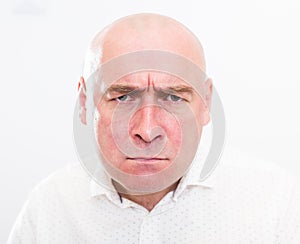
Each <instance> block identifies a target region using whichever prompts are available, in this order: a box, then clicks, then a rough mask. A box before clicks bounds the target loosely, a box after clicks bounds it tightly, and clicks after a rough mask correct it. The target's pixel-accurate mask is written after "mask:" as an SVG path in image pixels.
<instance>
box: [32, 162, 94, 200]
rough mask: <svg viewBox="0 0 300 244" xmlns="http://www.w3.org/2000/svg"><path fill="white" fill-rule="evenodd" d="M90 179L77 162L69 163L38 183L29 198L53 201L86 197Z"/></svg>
mask: <svg viewBox="0 0 300 244" xmlns="http://www.w3.org/2000/svg"><path fill="white" fill-rule="evenodd" d="M90 181H91V178H90V176H89V175H88V174H87V173H86V172H85V171H84V169H83V168H82V167H81V165H80V164H79V163H76V164H75V163H74V164H69V165H67V166H65V167H64V168H61V169H59V170H57V171H55V172H53V173H52V174H50V175H49V176H48V177H46V178H45V179H44V180H42V181H41V182H40V183H38V184H37V185H36V186H35V187H34V189H33V190H32V192H31V196H30V199H32V200H35V201H44V202H45V201H47V200H49V201H50V202H53V199H65V198H69V199H74V198H79V197H84V196H85V195H86V197H88V194H89V187H90Z"/></svg>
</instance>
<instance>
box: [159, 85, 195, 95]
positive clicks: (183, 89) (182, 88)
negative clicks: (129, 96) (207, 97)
mask: <svg viewBox="0 0 300 244" xmlns="http://www.w3.org/2000/svg"><path fill="white" fill-rule="evenodd" d="M155 89H157V88H155ZM158 90H161V91H167V92H171V93H172V92H173V93H190V94H193V92H194V89H193V88H192V87H190V86H184V85H180V86H169V87H165V88H158Z"/></svg>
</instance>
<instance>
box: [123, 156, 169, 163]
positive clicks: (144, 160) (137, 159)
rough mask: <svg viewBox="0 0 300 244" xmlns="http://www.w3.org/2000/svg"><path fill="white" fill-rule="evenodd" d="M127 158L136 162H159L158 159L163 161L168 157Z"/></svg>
mask: <svg viewBox="0 0 300 244" xmlns="http://www.w3.org/2000/svg"><path fill="white" fill-rule="evenodd" d="M126 159H127V160H133V161H136V162H141V163H155V162H160V161H165V160H168V158H143V157H140V158H126Z"/></svg>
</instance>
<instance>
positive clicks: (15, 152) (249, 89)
mask: <svg viewBox="0 0 300 244" xmlns="http://www.w3.org/2000/svg"><path fill="white" fill-rule="evenodd" d="M138 12H155V13H161V14H164V15H168V16H170V17H173V18H175V19H177V20H179V21H180V22H182V23H183V24H185V25H186V26H187V27H189V28H190V29H191V30H192V31H193V32H194V33H195V34H196V35H197V36H198V37H199V39H200V40H201V42H202V43H203V46H204V49H205V51H206V59H207V73H208V75H209V76H211V77H212V78H213V80H214V84H215V86H216V88H217V89H218V92H219V94H220V96H221V99H222V101H223V105H224V108H225V113H226V120H227V146H233V147H237V148H239V149H242V150H244V151H246V152H249V153H253V154H255V155H256V156H258V157H262V158H265V159H266V160H269V161H272V162H274V163H275V164H279V165H281V166H282V167H283V168H286V169H288V170H290V171H292V172H293V173H295V174H296V175H297V176H300V166H299V165H300V156H299V153H298V152H299V145H300V143H299V137H300V128H299V124H300V115H299V111H300V110H299V105H300V85H299V82H300V75H299V71H300V69H299V66H300V48H299V44H300V33H299V23H300V15H299V12H300V7H299V4H298V1H296V0H294V1H291V0H285V1H278V0H256V1H255V0H254V1H238V0H227V1H223V0H219V1H188V0H184V1H174V0H172V1H166V0H164V1H144V0H130V1H129V0H128V1H121V0H120V1H113V0H109V1H101V0H95V1H91V0H85V1H74V0H73V1H67V0H60V1H58V0H51V1H48V2H47V1H46V0H40V1H38V0H23V1H22V0H14V1H1V3H0V43H1V45H0V65H1V66H0V69H1V73H0V84H1V86H0V94H1V95H0V104H1V110H0V116H1V117H0V118H1V120H0V123H1V127H0V155H1V171H0V190H1V201H0V203H1V205H0V206H1V207H0V211H1V212H0V216H1V218H0V243H4V242H5V241H6V239H7V237H8V233H9V230H10V229H11V227H12V224H13V222H14V220H15V218H16V216H17V214H18V212H19V211H20V208H21V206H22V204H23V203H24V201H25V199H26V197H27V195H28V193H29V192H30V190H31V189H32V188H33V186H34V185H36V184H37V183H38V182H40V181H41V180H42V179H43V178H45V177H46V176H47V175H49V174H50V173H51V172H53V171H54V170H56V169H59V168H61V167H63V166H64V165H66V164H67V163H70V162H73V161H75V160H77V158H76V154H75V152H74V147H73V139H72V116H73V114H72V113H73V107H74V103H75V99H76V95H77V94H76V88H77V79H78V77H79V76H80V74H81V69H82V62H83V56H84V52H85V50H86V47H87V44H88V41H89V40H90V38H91V37H92V36H93V34H94V33H95V32H96V31H97V30H99V29H101V28H103V27H104V26H106V25H107V24H109V23H111V22H112V21H113V20H115V19H117V18H119V17H122V16H125V15H129V14H132V13H138ZM241 163H242V162H241Z"/></svg>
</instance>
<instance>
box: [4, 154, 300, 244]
mask: <svg viewBox="0 0 300 244" xmlns="http://www.w3.org/2000/svg"><path fill="white" fill-rule="evenodd" d="M195 172H196V171H192V170H191V171H190V172H189V174H187V175H186V176H185V177H183V178H182V180H181V182H180V184H179V185H178V187H177V189H176V191H175V192H169V193H168V194H167V195H166V196H165V197H164V198H163V199H162V200H161V201H160V202H159V203H158V204H157V205H156V206H155V208H154V209H153V210H152V211H151V212H148V211H147V210H146V209H145V208H143V207H142V206H140V205H138V204H135V203H134V202H131V201H129V200H127V199H124V198H123V199H121V198H120V197H119V195H118V194H117V192H111V191H108V190H107V189H106V188H104V187H101V186H100V185H98V184H97V183H95V182H94V181H93V180H92V179H91V178H90V177H89V176H88V175H87V174H86V173H85V171H84V170H83V169H82V168H81V166H80V165H72V166H68V167H67V168H64V169H62V170H60V171H58V172H56V173H54V174H53V175H51V176H50V177H48V178H47V179H46V180H44V181H43V182H42V183H40V184H39V185H38V186H37V187H36V188H35V189H34V190H33V191H32V193H31V195H30V197H29V199H28V201H27V202H26V204H25V205H24V207H23V209H22V211H21V213H20V214H19V216H18V218H17V221H16V223H15V225H14V227H13V230H12V232H11V234H10V237H9V240H8V243H9V244H11V243H13V244H15V243H43V244H46V243H51V244H55V243H59V244H68V243H72V244H75V243H113V244H114V243H151V244H155V243H208V244H209V243H222V244H223V243H225V244H226V243H230V244H231V243H243V244H247V243H268V244H269V243H284V244H286V243H287V244H289V243H300V194H299V188H298V187H296V185H295V184H296V183H295V182H294V180H293V179H292V177H291V176H290V175H289V174H288V173H286V172H284V171H282V170H280V169H277V168H276V167H273V166H271V165H267V164H264V163H263V162H260V161H257V160H256V159H253V158H249V157H248V155H247V156H245V155H241V154H240V153H237V152H225V154H224V155H223V157H222V158H221V162H220V165H219V166H218V167H217V170H216V171H215V172H214V173H213V175H212V176H211V177H209V178H208V179H207V180H206V181H204V182H199V181H197V177H195V176H196V175H197V174H195Z"/></svg>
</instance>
